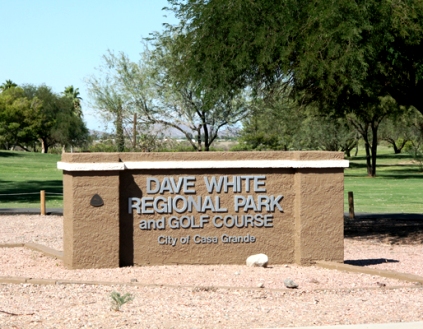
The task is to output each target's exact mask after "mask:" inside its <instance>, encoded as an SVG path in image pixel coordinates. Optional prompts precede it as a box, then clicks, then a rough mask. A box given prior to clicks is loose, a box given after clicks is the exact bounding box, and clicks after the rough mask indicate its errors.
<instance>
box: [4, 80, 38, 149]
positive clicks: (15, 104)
mask: <svg viewBox="0 0 423 329" xmlns="http://www.w3.org/2000/svg"><path fill="white" fill-rule="evenodd" d="M30 107H31V102H30V100H28V99H27V98H26V97H25V94H24V90H23V89H22V88H18V87H11V88H6V89H4V90H3V92H2V93H0V143H1V145H2V148H3V149H6V150H10V149H12V150H13V149H14V148H15V147H16V146H19V147H21V148H22V149H24V150H27V151H28V150H29V148H30V147H33V145H34V144H35V143H36V141H37V138H36V136H35V135H34V133H33V131H32V130H31V129H30V127H29V125H28V124H27V123H26V120H25V118H26V114H27V113H28V111H29V109H30Z"/></svg>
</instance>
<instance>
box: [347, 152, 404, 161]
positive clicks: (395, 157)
mask: <svg viewBox="0 0 423 329" xmlns="http://www.w3.org/2000/svg"><path fill="white" fill-rule="evenodd" d="M377 158H378V159H393V160H400V159H409V158H410V154H407V153H400V154H394V153H392V154H377ZM347 160H350V161H365V160H366V156H365V155H362V156H354V157H349V158H347Z"/></svg>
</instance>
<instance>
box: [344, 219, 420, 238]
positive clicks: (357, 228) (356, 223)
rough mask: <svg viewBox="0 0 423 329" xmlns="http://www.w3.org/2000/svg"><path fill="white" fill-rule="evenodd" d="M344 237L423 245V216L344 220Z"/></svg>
mask: <svg viewBox="0 0 423 329" xmlns="http://www.w3.org/2000/svg"><path fill="white" fill-rule="evenodd" d="M344 236H345V237H346V238H352V239H357V240H376V241H379V242H382V243H388V244H422V243H423V215H422V214H378V215H375V214H368V215H362V216H360V217H357V218H356V219H349V218H348V217H345V220H344Z"/></svg>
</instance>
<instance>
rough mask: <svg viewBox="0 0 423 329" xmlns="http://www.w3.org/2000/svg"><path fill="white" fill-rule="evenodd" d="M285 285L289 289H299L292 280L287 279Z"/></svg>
mask: <svg viewBox="0 0 423 329" xmlns="http://www.w3.org/2000/svg"><path fill="white" fill-rule="evenodd" d="M283 284H284V285H285V287H287V288H289V289H297V288H298V284H296V283H295V282H294V281H293V280H291V279H290V278H288V279H285V281H284V282H283Z"/></svg>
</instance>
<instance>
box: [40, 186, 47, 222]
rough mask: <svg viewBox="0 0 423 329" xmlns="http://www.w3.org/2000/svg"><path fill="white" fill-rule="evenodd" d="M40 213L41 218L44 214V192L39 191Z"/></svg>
mask: <svg viewBox="0 0 423 329" xmlns="http://www.w3.org/2000/svg"><path fill="white" fill-rule="evenodd" d="M40 212H41V215H42V216H45V214H46V191H44V190H41V191H40Z"/></svg>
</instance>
